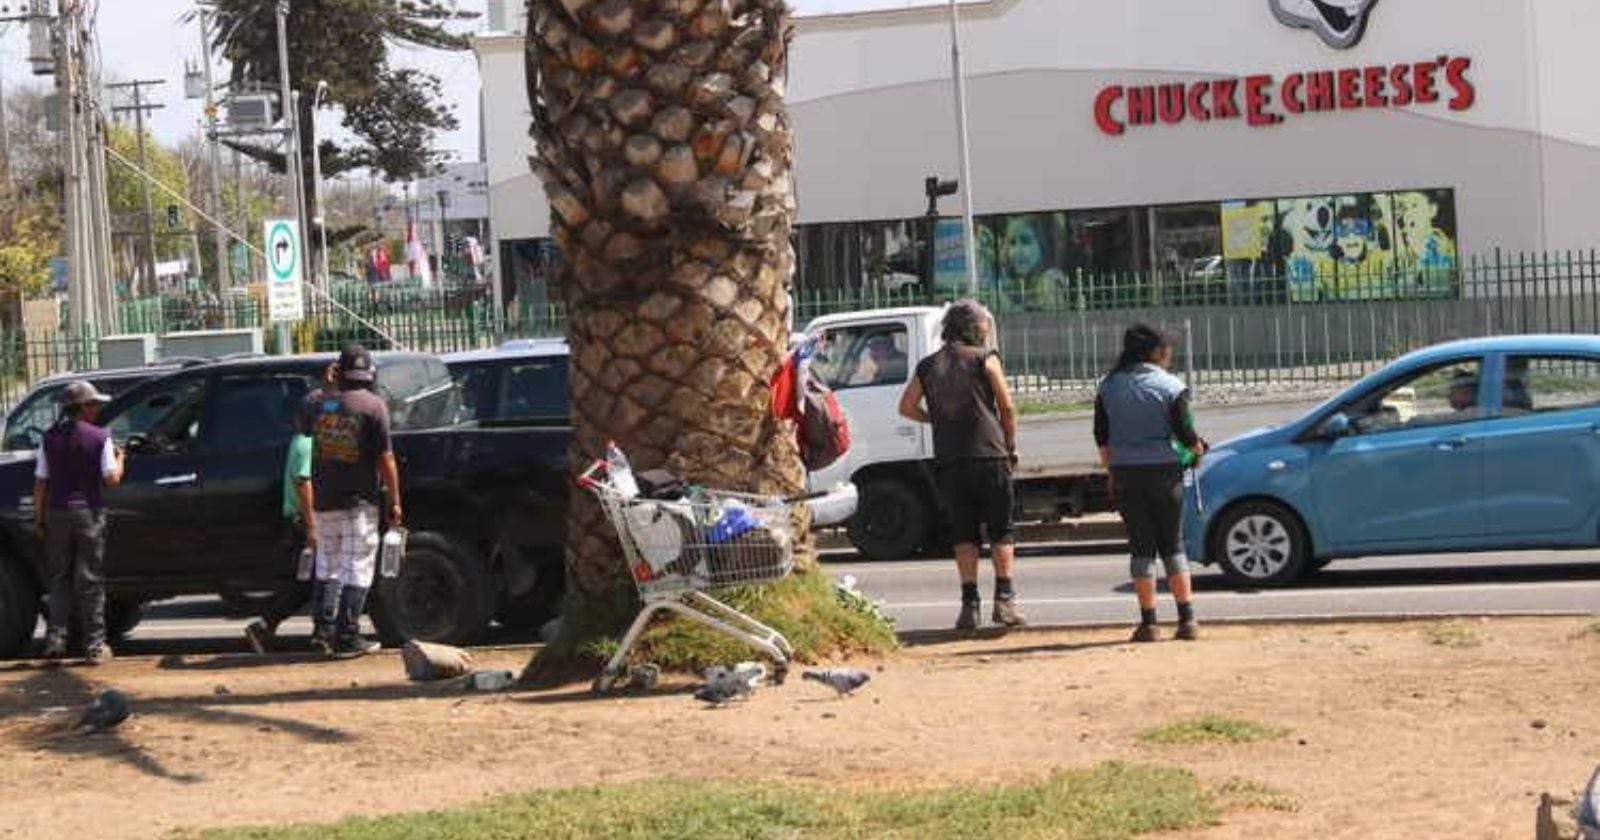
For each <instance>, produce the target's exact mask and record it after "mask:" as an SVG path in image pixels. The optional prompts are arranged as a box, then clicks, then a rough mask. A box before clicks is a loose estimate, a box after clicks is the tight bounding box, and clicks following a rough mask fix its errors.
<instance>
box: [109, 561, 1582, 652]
mask: <svg viewBox="0 0 1600 840" xmlns="http://www.w3.org/2000/svg"><path fill="white" fill-rule="evenodd" d="M1020 564H1021V568H1020V571H1019V573H1018V589H1019V591H1020V594H1021V597H1022V598H1023V604H1024V607H1025V608H1026V610H1027V613H1028V617H1029V619H1030V620H1031V621H1032V622H1033V623H1034V624H1035V625H1083V624H1103V623H1113V624H1115V623H1122V622H1127V621H1130V620H1132V619H1133V618H1134V616H1135V607H1134V602H1133V594H1132V590H1131V588H1130V586H1129V584H1128V580H1127V559H1126V555H1125V554H1124V552H1123V549H1122V547H1121V546H1119V545H1116V544H1114V543H1102V544H1097V545H1076V546H1035V547H1025V548H1024V549H1023V551H1022V558H1021V561H1020ZM984 565H985V569H984V580H983V583H982V588H983V591H984V593H985V598H987V597H988V593H989V591H990V590H991V588H992V583H991V582H990V579H989V576H988V569H987V565H988V561H984ZM953 566H954V564H953V562H952V561H950V560H908V561H900V562H890V563H860V562H852V561H849V560H833V561H830V562H827V563H826V569H827V571H828V572H829V573H830V574H833V575H835V576H836V577H843V576H845V575H850V576H853V577H854V578H856V580H857V582H858V586H859V587H860V588H861V589H862V590H863V591H865V592H867V593H869V594H871V595H872V596H873V597H875V598H881V599H884V600H886V601H887V602H888V603H887V606H888V611H889V613H890V615H892V616H893V617H894V618H895V619H896V621H897V623H898V626H899V627H900V629H902V630H905V631H925V630H943V629H947V628H948V627H949V626H950V625H951V623H953V622H954V621H955V615H956V611H957V606H958V603H957V601H958V598H959V592H958V591H957V586H956V584H955V571H954V568H953ZM1195 582H1196V589H1197V592H1198V594H1197V596H1196V598H1197V605H1198V610H1199V615H1200V618H1201V620H1202V622H1204V621H1205V620H1208V619H1211V620H1215V619H1273V618H1308V617H1325V616H1427V615H1455V614H1475V615H1477V614H1496V613H1573V614H1591V613H1597V612H1600V555H1596V554H1595V553H1593V552H1529V553H1517V554H1487V555H1456V556H1430V557H1406V558H1388V559H1381V560H1349V561H1341V562H1337V563H1334V564H1333V565H1331V566H1329V567H1328V568H1327V569H1325V570H1323V571H1322V572H1321V573H1319V574H1317V575H1315V576H1313V577H1312V578H1310V579H1308V580H1306V581H1304V582H1302V583H1301V584H1299V585H1297V586H1294V587H1290V588H1287V589H1281V590H1260V591H1246V590H1240V589H1237V588H1235V587H1234V586H1232V585H1231V584H1229V583H1228V582H1227V581H1226V580H1225V579H1223V577H1222V576H1221V575H1220V574H1218V573H1216V572H1213V571H1210V570H1209V569H1200V570H1198V571H1197V573H1196V576H1195ZM1162 618H1163V620H1165V621H1168V622H1170V621H1171V620H1172V619H1173V610H1172V607H1171V602H1170V601H1169V600H1167V599H1166V598H1165V597H1164V596H1163V603H1162ZM245 623H246V619H244V618H240V617H230V616H227V615H225V614H224V613H223V610H222V606H221V604H220V603H218V602H217V601H215V600H212V599H209V598H185V599H179V600H175V601H169V602H165V603H162V604H157V605H155V606H153V607H152V608H151V611H150V615H149V617H148V618H147V619H146V620H145V622H144V623H142V624H140V625H139V627H138V628H137V629H136V630H135V631H134V633H133V635H132V636H131V637H130V638H129V640H128V642H127V643H125V644H124V645H122V646H121V647H120V650H121V651H122V652H123V653H127V654H185V653H226V652H240V651H243V650H245V646H244V642H243V638H242V636H241V635H240V634H241V632H242V630H243V628H244V625H245ZM309 631H310V625H309V623H308V622H307V620H306V619H305V618H297V619H294V620H292V621H291V622H289V623H288V624H287V625H286V626H285V628H284V633H285V642H286V649H303V645H304V642H305V635H306V634H307V633H309ZM486 641H487V642H488V643H491V644H493V643H510V642H525V641H528V639H527V638H526V637H517V636H513V635H511V634H505V633H499V632H496V633H494V634H491V635H490V637H489V638H488V639H487V640H486Z"/></svg>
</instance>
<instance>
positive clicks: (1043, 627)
mask: <svg viewBox="0 0 1600 840" xmlns="http://www.w3.org/2000/svg"><path fill="white" fill-rule="evenodd" d="M1129 602H1130V603H1131V602H1132V598H1131V596H1130V598H1129ZM1594 615H1595V613H1592V612H1583V611H1579V610H1508V611H1505V612H1481V611H1480V612H1461V613H1453V612H1439V613H1380V614H1368V615H1343V616H1341V615H1334V614H1332V613H1324V614H1319V615H1306V616H1254V617H1247V618H1218V619H1209V620H1205V621H1202V622H1201V629H1202V630H1204V629H1206V628H1211V627H1249V626H1256V627H1259V626H1263V625H1269V626H1270V625H1276V626H1283V627H1316V626H1324V625H1330V624H1420V623H1423V622H1431V621H1450V620H1463V619H1484V620H1488V619H1504V618H1588V617H1592V616H1594ZM1132 626H1133V622H1132V621H1097V622H1085V623H1083V624H1039V625H1029V626H1027V627H1018V628H1015V629H1010V630H1008V629H1005V628H1001V627H985V628H981V629H979V630H973V631H960V630H907V631H904V632H901V633H897V634H895V635H896V636H897V637H898V638H899V639H900V644H901V645H902V646H904V647H925V646H932V645H942V644H950V643H952V642H973V641H979V642H987V641H994V640H996V639H1003V638H1008V637H1011V636H1038V635H1043V634H1045V633H1063V632H1072V631H1085V632H1092V631H1099V630H1125V629H1127V628H1129V627H1132ZM1130 644H1132V643H1131V642H1130Z"/></svg>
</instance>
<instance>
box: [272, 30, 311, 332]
mask: <svg viewBox="0 0 1600 840" xmlns="http://www.w3.org/2000/svg"><path fill="white" fill-rule="evenodd" d="M278 84H279V88H280V90H281V91H282V93H281V95H282V99H281V100H280V101H281V103H282V106H283V125H284V128H286V129H288V130H289V136H288V142H287V143H286V144H285V146H286V148H287V151H288V159H287V162H288V165H287V166H285V167H284V170H285V173H286V174H287V175H288V176H289V196H290V198H291V199H292V203H293V204H294V211H295V224H296V226H297V227H298V229H299V240H300V253H299V254H297V255H296V257H297V259H298V260H299V262H300V265H302V266H304V265H305V264H306V198H305V181H304V180H302V179H301V177H300V98H299V96H298V95H297V94H296V92H295V90H294V86H293V85H291V84H290V83H289V0H278ZM278 352H279V353H287V352H289V325H288V324H284V323H280V324H278Z"/></svg>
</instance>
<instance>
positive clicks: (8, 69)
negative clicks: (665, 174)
mask: <svg viewBox="0 0 1600 840" xmlns="http://www.w3.org/2000/svg"><path fill="white" fill-rule="evenodd" d="M926 2H928V0H791V5H793V7H794V8H795V10H796V11H797V12H798V13H800V14H822V13H830V12H846V11H862V10H865V9H876V8H888V7H901V6H910V5H921V4H923V3H926ZM4 5H13V4H4ZM99 5H100V15H99V34H100V42H101V56H102V61H103V69H104V71H105V73H106V75H107V76H115V77H118V78H121V79H166V80H167V82H166V84H165V85H162V86H160V87H157V88H154V95H153V97H152V99H153V101H155V102H158V103H160V104H162V105H164V106H165V107H164V108H162V109H161V110H159V111H156V112H155V113H154V115H153V118H152V119H153V123H152V127H153V131H154V132H155V134H156V136H157V137H159V138H160V139H161V140H162V142H164V143H166V144H169V145H177V144H178V143H180V142H182V141H183V140H184V139H185V138H187V137H191V136H193V135H194V134H195V133H196V132H197V131H198V127H199V123H200V119H201V110H200V103H199V102H197V101H190V100H186V99H184V97H183V93H184V91H183V72H184V62H185V61H189V62H197V61H198V60H199V58H200V31H199V28H198V26H197V25H195V24H192V23H190V24H185V23H183V22H182V18H183V16H184V14H185V13H186V12H188V11H189V10H191V9H193V8H194V3H193V0H99ZM460 5H461V8H462V9H463V10H465V11H478V12H481V11H482V10H483V7H484V0H460ZM290 20H291V25H292V21H293V17H292V15H291V18H290ZM27 48H28V47H27V33H26V32H25V31H24V30H23V28H22V27H20V26H11V27H7V28H5V29H0V73H3V77H4V84H5V86H6V87H7V88H11V87H15V86H18V85H38V84H40V83H44V84H52V82H51V77H48V76H46V77H34V76H33V75H32V74H31V72H30V71H29V69H28V65H27V63H26V55H27ZM405 63H408V64H411V65H412V66H420V67H423V68H424V69H427V70H429V71H430V72H432V73H433V74H434V75H437V76H439V77H440V78H441V79H442V80H443V81H444V85H445V97H446V99H447V100H448V101H450V102H455V103H459V105H458V107H457V110H456V118H457V119H458V120H460V122H461V127H460V128H459V129H457V130H456V131H454V132H452V133H450V134H449V135H446V136H444V137H442V138H441V140H440V145H441V146H442V147H443V148H444V149H446V150H448V151H450V152H452V153H453V154H454V158H453V159H455V160H476V159H477V157H478V68H477V63H476V61H475V60H474V58H473V55H472V53H471V52H470V51H468V52H462V53H441V52H427V53H411V54H408V55H407V56H406V60H405ZM214 72H215V73H216V74H217V76H218V78H219V79H221V78H225V75H226V74H225V73H224V72H223V71H222V70H221V68H216V69H215V70H214ZM118 104H122V103H118Z"/></svg>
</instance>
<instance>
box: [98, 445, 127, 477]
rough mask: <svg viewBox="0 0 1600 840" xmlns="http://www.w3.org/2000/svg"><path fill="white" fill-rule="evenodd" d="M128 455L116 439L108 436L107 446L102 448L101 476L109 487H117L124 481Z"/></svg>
mask: <svg viewBox="0 0 1600 840" xmlns="http://www.w3.org/2000/svg"><path fill="white" fill-rule="evenodd" d="M125 459H126V456H125V455H124V454H123V452H122V450H121V449H120V448H118V447H117V444H116V442H115V441H113V440H112V439H111V438H106V443H105V446H104V447H103V448H102V449H101V450H100V477H101V479H102V480H104V481H105V483H106V486H107V487H115V486H117V485H118V484H121V483H122V473H123V468H124V466H126V464H127V461H126V460H125Z"/></svg>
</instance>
